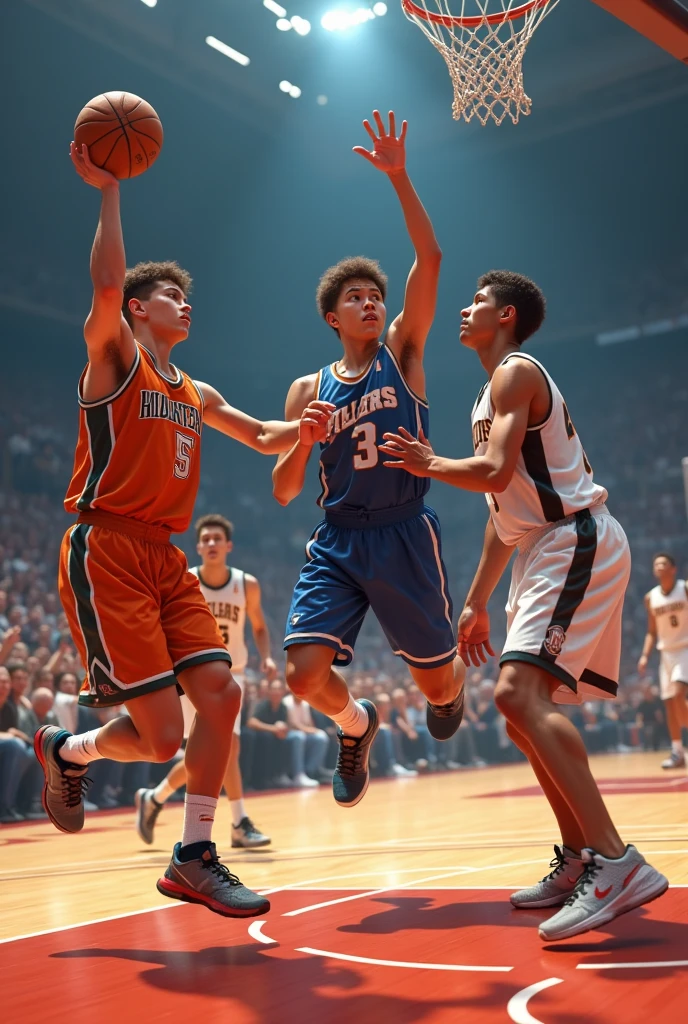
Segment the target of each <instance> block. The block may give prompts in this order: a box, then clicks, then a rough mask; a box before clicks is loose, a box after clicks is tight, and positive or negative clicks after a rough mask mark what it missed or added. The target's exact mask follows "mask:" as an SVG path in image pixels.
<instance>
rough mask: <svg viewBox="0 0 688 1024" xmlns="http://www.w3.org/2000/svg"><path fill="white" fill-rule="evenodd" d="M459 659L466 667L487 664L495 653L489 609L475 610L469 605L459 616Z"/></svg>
mask: <svg viewBox="0 0 688 1024" xmlns="http://www.w3.org/2000/svg"><path fill="white" fill-rule="evenodd" d="M458 633H459V657H460V658H461V660H462V661H463V663H464V665H468V667H469V668H470V666H471V664H473V665H476V666H477V667H478V668H479V667H480V665H481V664H482V665H484V664H486V663H487V658H488V655H489V656H490V657H492V658H494V656H495V652H494V651H493V650H492V647H491V645H490V616H489V615H488V613H487V608H474V607H473V606H472V605H469V604H467V605H466V606H465V608H464V610H463V611H462V612H461V615H460V616H459V629H458Z"/></svg>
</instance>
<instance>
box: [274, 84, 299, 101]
mask: <svg viewBox="0 0 688 1024" xmlns="http://www.w3.org/2000/svg"><path fill="white" fill-rule="evenodd" d="M279 87H280V90H281V91H282V92H286V93H287V95H289V96H291V98H292V99H293V100H297V99H298V98H299V96H300V95H301V90H300V89H299V87H298V85H292V84H291V82H287V80H286V79H284V80H283V81H281V82H280V84H279Z"/></svg>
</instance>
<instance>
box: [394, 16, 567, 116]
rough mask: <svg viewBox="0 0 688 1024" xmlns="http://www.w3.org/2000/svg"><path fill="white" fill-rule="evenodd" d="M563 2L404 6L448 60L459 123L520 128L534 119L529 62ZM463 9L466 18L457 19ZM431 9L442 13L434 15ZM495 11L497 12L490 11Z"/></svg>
mask: <svg viewBox="0 0 688 1024" xmlns="http://www.w3.org/2000/svg"><path fill="white" fill-rule="evenodd" d="M558 3H559V0H527V2H525V3H524V2H523V0H521V2H519V0H417V2H415V0H401V6H402V8H403V10H404V14H405V15H406V17H407V18H409V20H410V21H413V22H414V23H415V24H416V25H417V26H418V28H419V29H421V31H422V32H424V33H425V35H426V36H427V37H428V39H429V40H430V42H431V43H432V45H433V46H434V47H435V49H436V50H439V52H440V53H441V54H442V56H443V57H444V60H445V62H446V64H447V67H448V69H449V74H450V76H451V80H452V84H453V86H454V102H453V104H452V114H453V116H454V120H455V121H459V120H460V119H461V118H462V117H463V119H464V121H470V120H471V118H472V117H474V116H475V117H477V118H478V120H479V121H480V123H481V124H482V125H486V124H487V122H488V121H489V120H490V118H492V119H493V121H495V123H496V124H501V123H502V121H503V120H504V118H505V117H506V116H507V114H508V115H509V117H510V118H511V120H512V121H513V122H514V124H516V123H517V121H518V119H519V117H520V115H521V114H524V115H525V114H529V113H530V108H531V105H532V104H531V100H530V97H529V96H527V95H526V93H525V91H524V88H523V57H524V54H525V52H526V47H527V45H528V43H529V42H530V40H531V37H532V35H533V33H534V32H535V29H536V28H537V27H538V25H539V24H540V22H541V21H542V19H543V18H545V17H546V16H547V15H548V14H549V12H550V11H551V10H552V9H553V8H554V7H556V5H557V4H558ZM450 4H451V6H453V7H454V8H455V9H456V7H457V6H458V5H459V4H460V6H461V13H460V14H458V15H457V14H452V12H451V10H450V9H449V8H450ZM431 8H437V10H434V9H432V10H431ZM490 8H492V9H491V10H490Z"/></svg>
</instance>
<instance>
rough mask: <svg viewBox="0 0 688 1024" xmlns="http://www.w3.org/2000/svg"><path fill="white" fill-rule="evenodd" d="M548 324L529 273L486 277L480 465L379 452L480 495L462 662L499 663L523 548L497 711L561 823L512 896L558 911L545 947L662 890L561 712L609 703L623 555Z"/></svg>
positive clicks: (417, 451)
mask: <svg viewBox="0 0 688 1024" xmlns="http://www.w3.org/2000/svg"><path fill="white" fill-rule="evenodd" d="M544 315H545V299H544V296H543V294H542V292H541V291H540V289H539V288H538V287H537V285H536V284H534V283H533V282H532V281H530V280H529V279H528V278H526V277H523V276H522V275H521V274H515V273H512V272H511V271H491V272H490V273H488V274H485V275H484V276H483V277H482V278H481V279H480V280H479V282H478V291H477V292H476V294H475V297H474V299H473V302H472V304H471V305H470V306H468V307H467V308H466V309H464V310H462V312H461V317H462V322H461V342H462V343H463V344H464V345H466V346H467V347H468V348H471V349H473V350H474V351H475V352H476V354H477V355H478V358H479V359H480V362H481V363H482V366H483V368H484V369H485V371H486V372H487V374H488V377H489V379H488V381H487V383H486V384H485V386H484V387H483V389H482V391H481V393H480V395H479V396H478V399H477V401H476V403H475V406H474V408H473V416H472V429H473V446H474V451H475V455H474V457H473V458H469V459H460V460H453V459H442V458H438V457H437V456H436V455H435V453H434V452H433V450H432V448H431V447H430V446H429V445H428V444H427V443H423V442H424V439H422V440H420V441H416V440H414V439H413V438H412V437H411V435H410V434H408V433H407V432H406V431H401V430H400V432H399V433H398V434H394V435H385V437H386V443H385V444H384V445H383V446H381V450H382V451H383V452H385V454H387V455H389V456H393V457H395V461H389V462H386V463H385V465H387V466H390V467H403V468H404V469H406V470H407V471H408V472H410V473H415V474H417V475H418V476H429V477H432V478H433V479H435V480H443V481H444V482H445V483H449V484H451V485H453V486H454V487H461V488H463V489H464V490H469V491H478V492H483V493H484V494H485V495H486V498H487V503H488V508H489V513H490V514H489V517H488V522H487V529H486V531H485V543H484V547H483V553H482V558H481V559H480V564H479V566H478V570H477V572H476V575H475V579H474V580H473V584H472V585H471V588H470V591H469V594H468V597H467V599H466V603H465V606H464V610H463V612H462V614H461V616H460V618H459V653H460V654H461V656H462V657H463V659H464V661H465V663H466V664H467V665H469V664H470V663H471V662H472V663H473V664H474V665H480V664H481V662H485V661H486V660H487V654H493V653H494V652H493V651H492V648H491V646H490V637H489V633H490V626H489V617H488V612H487V603H488V600H489V598H490V596H491V594H492V593H493V591H494V588H495V587H496V585H497V583H498V582H499V579H500V577H501V576H502V574H503V572H504V570H505V569H506V567H507V565H508V563H509V561H510V559H511V556H512V554H513V552H514V549H515V548H517V549H518V557H517V558H516V561H515V563H514V567H513V571H512V581H511V591H510V594H509V603H508V606H507V625H508V635H507V640H506V646H505V648H504V652H503V653H502V656H501V659H500V665H501V671H500V676H499V681H498V684H497V688H496V690H495V701H496V703H497V706H498V708H499V710H500V711H501V712H502V713H503V715H504V716H505V718H506V720H507V731H508V733H509V735H510V737H511V738H512V740H513V741H514V743H516V744H517V746H519V747H520V749H521V750H522V751H523V752H524V753H525V755H526V756H527V758H528V760H529V761H530V764H531V766H532V767H533V770H534V772H535V774H536V776H537V779H538V781H539V783H540V785H541V786H542V788H543V790H544V793H545V796H546V797H547V799H548V801H549V803H550V805H551V807H552V810H553V811H554V813H555V815H556V818H557V822H558V824H559V827H560V829H561V835H562V846H561V847H558V846H556V847H555V860H554V861H553V862H552V867H553V869H554V870H553V871H552V872H551V873H550V874H549V875H547V876H546V877H545V878H544V879H543V880H542V881H541V882H539V883H538V884H537V885H535V886H532V887H530V888H529V889H525V890H523V891H521V892H518V893H514V894H513V896H512V898H511V899H512V903H513V904H514V906H516V907H553V906H560V905H563V906H562V909H561V910H560V911H559V912H558V913H557V914H555V915H554V916H553V917H552V918H550V920H548V921H545V922H543V923H542V924H541V926H540V935H541V937H542V938H543V939H545V940H547V941H551V940H552V939H564V938H568V937H569V936H572V935H578V934H580V933H581V932H585V931H588V930H589V929H591V928H597V927H599V926H600V925H603V924H606V923H607V922H608V921H611V920H612V919H613V918H615V917H617V916H618V915H619V914H622V913H625V912H626V911H627V910H631V909H632V908H633V907H637V906H640V905H641V904H643V903H647V902H649V900H651V899H655V898H656V897H657V896H660V895H661V894H662V893H663V892H664V891H665V890H666V888H667V886H668V882H667V880H666V878H664V876H663V875H660V874H659V872H657V871H655V869H654V868H652V867H651V866H650V865H649V864H647V862H646V861H645V859H644V858H643V857H642V856H641V854H640V853H638V851H637V850H636V849H635V847H634V846H626V845H624V843H623V842H622V840H621V838H620V837H619V834H618V832H617V831H616V828H615V827H614V825H613V823H612V820H611V818H610V816H609V813H608V811H607V808H606V807H605V804H604V801H603V800H602V797H601V795H600V792H599V790H598V788H597V786H596V784H595V780H594V779H593V776H592V773H591V771H590V767H589V764H588V758H587V754H586V751H585V746H584V744H583V741H582V739H581V737H580V735H579V733H578V731H577V730H576V728H575V727H574V725H573V723H572V722H571V721H570V720H569V718H567V716H566V715H564V714H562V713H561V711H559V710H558V708H557V704H561V703H574V702H580V701H581V700H582V699H584V698H587V696H588V694H595V695H596V696H598V697H613V696H614V695H615V693H616V688H617V680H618V672H619V656H620V649H621V611H622V606H623V598H624V592H625V589H626V584H627V582H628V577H629V573H630V553H629V548H628V541H627V540H626V536H625V534H624V532H623V530H622V529H621V527H620V526H619V524H618V523H617V522H616V520H615V519H613V518H612V516H611V515H610V514H609V512H608V510H607V508H606V506H605V504H604V502H605V500H606V497H607V492H606V491H605V489H604V488H603V487H601V486H600V485H599V484H596V483H595V482H594V480H593V476H592V470H591V468H590V465H589V464H588V460H587V458H586V456H585V452H584V451H583V447H582V445H581V442H580V440H579V438H578V435H577V434H576V431H575V429H574V427H573V423H572V422H571V417H570V416H569V413H568V409H567V408H566V404H565V402H564V399H563V398H562V396H561V393H560V392H559V390H558V389H557V387H556V385H555V384H554V381H553V380H552V378H551V377H550V376H549V374H548V373H547V371H546V370H545V369H544V367H542V366H541V365H540V363H539V362H538V361H537V360H535V359H533V358H532V357H531V356H527V355H525V354H524V353H522V352H521V344H522V343H523V342H524V341H525V340H526V339H527V338H529V337H530V336H531V335H532V334H534V333H535V331H537V329H538V328H539V327H540V324H541V323H542V321H543V319H544Z"/></svg>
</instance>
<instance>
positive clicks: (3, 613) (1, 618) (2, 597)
mask: <svg viewBox="0 0 688 1024" xmlns="http://www.w3.org/2000/svg"><path fill="white" fill-rule="evenodd" d="M9 628H10V620H9V619H8V618H7V591H6V590H0V633H6V632H7V630H8V629H9Z"/></svg>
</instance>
